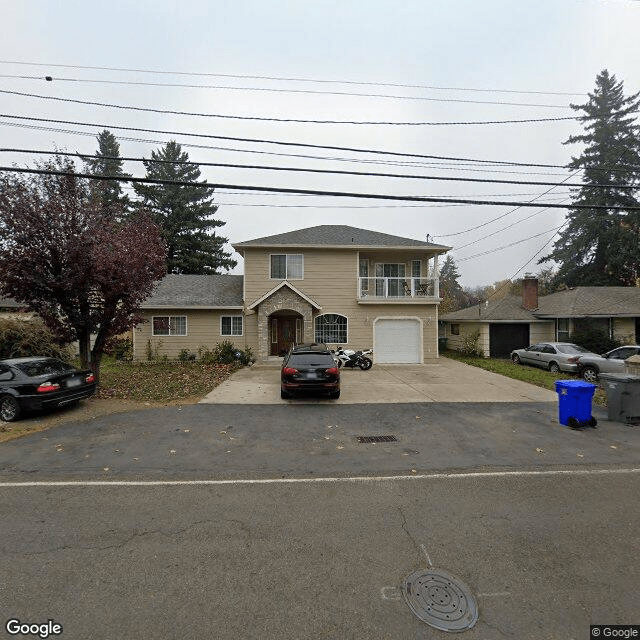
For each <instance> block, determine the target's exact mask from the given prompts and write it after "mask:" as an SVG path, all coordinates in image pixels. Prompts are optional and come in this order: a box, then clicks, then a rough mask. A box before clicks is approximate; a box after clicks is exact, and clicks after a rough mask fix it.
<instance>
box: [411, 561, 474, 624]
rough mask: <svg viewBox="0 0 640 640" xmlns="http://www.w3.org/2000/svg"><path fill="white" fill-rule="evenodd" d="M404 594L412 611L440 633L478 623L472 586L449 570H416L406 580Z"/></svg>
mask: <svg viewBox="0 0 640 640" xmlns="http://www.w3.org/2000/svg"><path fill="white" fill-rule="evenodd" d="M402 593H403V594H404V599H405V600H406V602H407V604H408V605H409V608H410V609H411V611H413V613H414V614H415V615H416V616H417V617H418V618H420V620H422V621H423V622H426V623H427V624H428V625H431V626H432V627H435V628H436V629H440V631H466V630H467V629H470V628H471V627H473V625H474V624H475V623H476V622H477V621H478V605H477V604H476V599H475V598H474V597H473V594H472V593H471V591H470V589H469V587H467V586H466V585H465V584H464V583H463V582H461V581H460V580H459V579H458V578H456V577H454V576H452V575H451V574H449V573H447V572H446V571H442V570H440V569H437V570H436V569H420V570H419V571H415V572H414V573H412V574H411V575H410V576H407V577H406V578H405V579H404V581H403V583H402Z"/></svg>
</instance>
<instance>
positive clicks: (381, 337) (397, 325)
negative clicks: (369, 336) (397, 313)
mask: <svg viewBox="0 0 640 640" xmlns="http://www.w3.org/2000/svg"><path fill="white" fill-rule="evenodd" d="M373 342H374V352H373V353H374V356H375V360H376V362H380V363H387V364H404V363H419V362H420V351H421V349H420V346H421V344H422V331H421V330H420V321H419V320H412V319H408V318H406V319H405V318H402V319H398V320H378V321H377V322H376V323H375V325H374V340H373Z"/></svg>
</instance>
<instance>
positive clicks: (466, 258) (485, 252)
mask: <svg viewBox="0 0 640 640" xmlns="http://www.w3.org/2000/svg"><path fill="white" fill-rule="evenodd" d="M563 226H564V224H561V225H560V226H559V227H555V228H554V229H547V230H546V231H543V232H542V233H536V234H535V235H534V236H529V237H528V238H523V239H522V240H516V241H515V242H511V243H510V244H505V245H503V246H502V247H495V248H494V249H489V250H488V251H483V252H482V253H475V254H474V255H472V256H467V257H465V258H458V260H457V261H458V262H465V261H467V260H472V259H473V258H479V257H481V256H486V255H488V254H490V253H495V252H496V251H502V250H503V249H508V248H509V247H515V245H517V244H522V243H523V242H527V241H528V240H533V239H534V238H539V237H540V236H543V235H545V234H546V233H549V231H554V232H556V233H557V232H558V230H559V229H561V228H562V227H563ZM554 235H555V233H554Z"/></svg>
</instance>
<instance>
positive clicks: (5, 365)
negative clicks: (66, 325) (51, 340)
mask: <svg viewBox="0 0 640 640" xmlns="http://www.w3.org/2000/svg"><path fill="white" fill-rule="evenodd" d="M95 390H96V382H95V376H94V375H93V372H91V371H89V370H81V369H76V368H75V367H74V366H72V365H70V364H67V363H66V362H62V360H57V359H56V358H44V357H35V358H11V359H9V360H0V419H2V420H3V421H4V422H12V421H13V420H17V419H18V418H19V417H20V415H21V414H22V413H23V412H24V411H29V410H37V409H48V408H52V407H62V406H65V405H72V404H74V403H76V402H78V401H79V400H82V399H84V398H88V397H89V396H91V395H93V394H94V393H95Z"/></svg>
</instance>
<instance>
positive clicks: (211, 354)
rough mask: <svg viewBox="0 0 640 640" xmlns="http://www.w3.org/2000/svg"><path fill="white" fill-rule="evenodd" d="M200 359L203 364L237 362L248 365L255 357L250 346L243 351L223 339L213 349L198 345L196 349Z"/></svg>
mask: <svg viewBox="0 0 640 640" xmlns="http://www.w3.org/2000/svg"><path fill="white" fill-rule="evenodd" d="M198 354H199V355H200V359H201V360H202V362H204V363H205V364H234V363H239V364H242V365H245V366H246V365H248V364H250V363H252V362H255V361H256V359H255V358H254V356H253V352H252V351H251V347H247V348H246V349H245V350H244V351H243V350H242V349H238V347H236V346H235V345H234V344H233V342H231V341H229V340H225V341H224V342H219V343H218V344H217V345H216V346H215V347H214V348H213V349H207V348H205V347H200V349H198Z"/></svg>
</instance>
